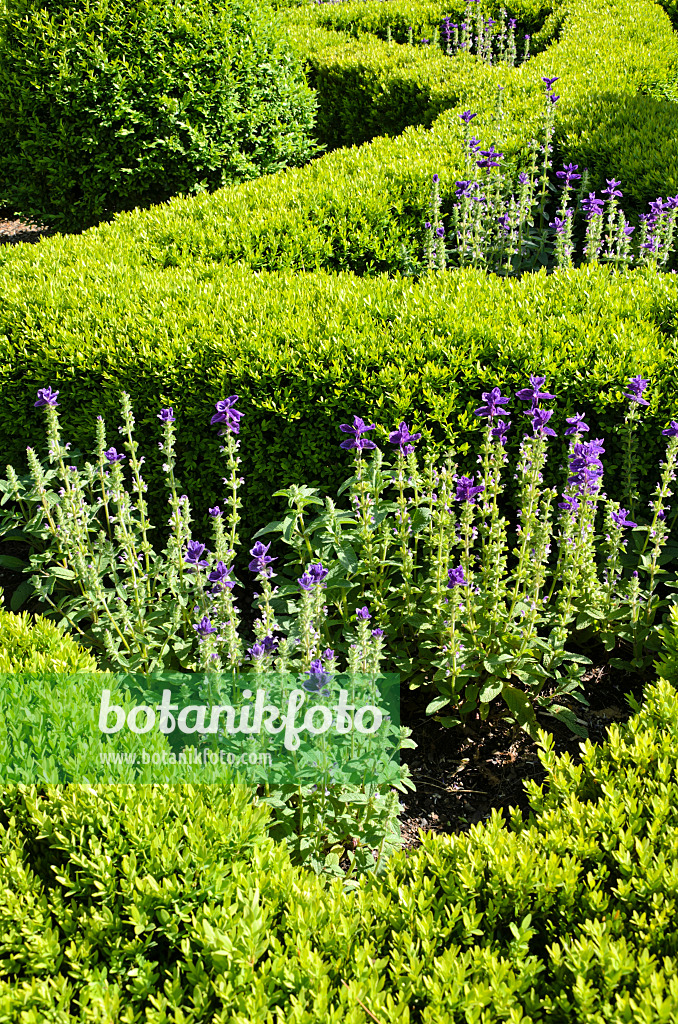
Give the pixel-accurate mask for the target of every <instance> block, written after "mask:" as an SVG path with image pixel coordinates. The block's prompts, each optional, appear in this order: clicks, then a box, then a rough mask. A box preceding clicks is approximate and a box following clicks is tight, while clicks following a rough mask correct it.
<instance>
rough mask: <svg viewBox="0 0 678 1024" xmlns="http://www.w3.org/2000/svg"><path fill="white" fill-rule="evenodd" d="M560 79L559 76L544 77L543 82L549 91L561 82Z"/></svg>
mask: <svg viewBox="0 0 678 1024" xmlns="http://www.w3.org/2000/svg"><path fill="white" fill-rule="evenodd" d="M525 38H526V39H528V38H529V36H525ZM559 81H560V79H559V78H542V82H544V84H545V85H546V91H547V92H549V91H550V90H551V89H552V88H553V86H554V85H555V83H556V82H559Z"/></svg>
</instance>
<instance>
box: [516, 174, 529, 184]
mask: <svg viewBox="0 0 678 1024" xmlns="http://www.w3.org/2000/svg"><path fill="white" fill-rule="evenodd" d="M529 180H530V176H529V175H528V174H526V173H525V171H521V172H520V174H519V175H518V181H519V183H520V184H521V185H527V183H528V181H529Z"/></svg>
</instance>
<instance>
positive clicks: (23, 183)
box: [0, 0, 315, 231]
mask: <svg viewBox="0 0 678 1024" xmlns="http://www.w3.org/2000/svg"><path fill="white" fill-rule="evenodd" d="M314 116H315V98H314V96H313V94H312V92H311V91H310V90H309V88H308V86H307V85H306V82H305V80H304V76H303V72H302V71H301V69H300V67H299V64H298V61H297V60H296V59H295V58H294V57H293V56H292V55H291V53H290V51H289V48H288V47H287V46H286V44H285V42H284V40H281V36H280V31H279V29H278V28H277V27H276V25H275V22H274V16H273V14H272V12H271V10H270V9H269V8H268V7H267V6H266V5H264V6H259V5H258V3H252V2H250V0H218V2H216V3H214V2H208V0H182V2H181V3H171V4H168V3H165V2H164V0H142V2H140V3H134V4H128V3H126V2H125V0H78V2H76V3H75V4H74V3H70V2H69V3H62V2H59V0H48V2H45V3H43V2H37V0H8V2H7V3H6V4H5V5H4V7H3V10H2V11H1V12H0V133H1V134H2V136H3V139H4V145H3V147H2V154H1V155H0V201H1V202H2V204H3V205H4V206H7V207H9V208H11V209H12V210H14V211H16V212H17V213H18V214H20V215H21V216H22V217H24V218H25V219H28V218H35V219H38V220H41V221H43V222H44V223H45V224H47V225H49V226H50V227H54V228H58V229H60V230H64V231H79V230H81V229H83V228H87V227H89V226H91V225H92V224H96V223H97V222H99V221H100V220H102V219H104V220H105V219H110V218H111V217H112V216H113V214H115V213H116V212H119V211H121V210H130V209H132V208H134V207H136V206H148V205H150V204H152V203H153V204H157V203H162V202H164V201H166V200H167V199H169V198H170V197H171V196H174V195H177V194H179V193H183V194H193V193H195V192H200V191H204V190H207V191H213V190H214V189H217V188H221V187H222V186H224V185H226V184H228V183H230V182H232V181H243V180H247V179H249V178H254V177H257V176H259V175H261V174H267V173H272V172H275V171H278V170H280V169H281V168H282V167H285V166H289V165H292V166H294V165H299V164H302V163H304V162H305V161H307V160H308V159H309V158H310V157H311V156H312V155H314V153H315V145H314V143H312V141H311V137H310V133H311V131H312V126H313V120H314Z"/></svg>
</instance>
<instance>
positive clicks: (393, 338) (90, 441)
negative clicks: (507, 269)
mask: <svg viewBox="0 0 678 1024" xmlns="http://www.w3.org/2000/svg"><path fill="white" fill-rule="evenodd" d="M59 244H60V243H59V241H58V240H57V241H56V242H55V243H54V247H53V248H52V250H51V252H50V250H48V249H43V250H42V254H43V257H45V256H50V255H53V253H54V252H55V251H58V246H59ZM61 244H63V243H61ZM64 248H65V245H64ZM100 252H101V262H98V261H97V259H96V256H97V253H96V250H95V249H92V250H90V259H89V260H88V261H87V262H85V260H84V259H83V260H82V261H75V260H74V261H73V264H72V265H70V266H69V262H70V261H68V260H66V259H64V260H63V262H62V264H61V270H60V273H59V275H58V277H57V276H55V275H54V270H53V268H54V261H53V258H52V259H44V262H43V265H42V266H41V261H40V260H38V262H37V265H36V264H35V262H34V260H35V254H31V260H30V261H29V260H28V259H27V260H26V261H25V263H24V264H22V263H21V261H16V260H13V261H11V264H10V265H9V266H5V268H4V269H2V270H0V292H1V293H2V296H3V299H2V304H1V305H0V390H1V391H2V395H3V401H2V403H1V404H0V447H1V448H2V450H3V453H4V455H5V461H7V462H11V463H13V464H14V465H15V467H16V468H17V470H18V471H21V472H24V471H25V470H26V456H25V447H26V445H27V444H29V443H30V444H31V445H32V446H33V447H35V448H36V450H37V451H38V452H40V453H42V452H44V450H45V438H46V434H45V419H44V413H42V412H41V411H40V410H39V409H35V408H34V407H33V403H34V401H35V398H36V393H37V390H38V388H42V387H45V386H47V385H48V384H49V385H51V386H52V387H53V388H56V389H58V390H59V392H60V394H59V405H60V409H61V412H62V424H63V440H64V442H65V441H70V442H72V444H73V445H74V446H75V447H77V448H79V449H81V450H82V451H83V452H84V453H85V457H86V458H89V457H91V453H92V451H93V446H94V438H95V423H96V416H97V415H98V414H101V415H103V417H104V419H105V420H106V422H107V429H108V438H109V442H108V443H109V444H116V443H118V435H117V427H118V425H119V423H120V414H119V397H118V396H119V393H120V391H121V390H127V391H128V392H129V393H130V394H131V397H132V404H133V408H134V411H135V416H136V437H137V440H138V441H139V442H140V452H141V454H144V455H145V456H146V459H147V465H146V466H145V467H144V475H145V479H146V480H147V482H148V483H149V486H150V491H149V499H150V501H151V514H152V518H153V521H154V522H155V523H156V524H157V525H159V526H161V527H162V526H164V524H165V522H166V520H167V515H168V513H167V497H166V494H165V493H164V484H163V476H162V472H161V462H162V454H161V453H160V452H158V450H157V445H158V441H159V440H160V437H161V433H160V424H159V420H158V419H157V413H158V411H159V409H160V408H161V407H164V406H169V405H171V406H173V407H174V410H175V415H176V417H177V460H178V463H177V474H178V476H179V478H180V480H181V485H182V487H183V488H184V491H185V493H187V494H188V495H189V497H190V498H191V501H192V506H193V509H194V518H195V519H197V520H198V522H197V525H196V535H197V536H198V537H199V536H200V535H201V532H202V531H204V530H205V529H206V528H207V523H208V517H207V509H208V508H209V507H210V506H212V505H214V504H215V503H219V501H220V499H221V498H223V497H224V492H223V489H222V486H221V478H222V477H223V476H224V467H225V463H224V461H223V458H222V456H220V455H219V453H218V440H217V428H216V427H212V426H210V425H209V421H210V417H211V415H212V413H213V411H214V403H215V402H216V401H217V400H218V399H220V398H224V397H226V396H227V395H230V394H238V395H240V396H241V397H240V408H241V409H242V411H243V412H244V414H245V417H244V419H243V421H242V424H241V427H242V430H241V442H242V448H241V457H242V459H243V465H242V469H243V476H244V477H245V480H246V487H245V492H244V498H243V501H244V508H243V512H244V516H245V520H244V526H245V531H244V534H243V539H245V538H246V536H247V531H255V530H257V529H259V528H260V527H262V526H263V525H264V524H265V523H266V522H267V521H268V519H270V518H272V516H273V514H275V512H276V511H280V510H281V507H282V502H281V500H280V499H273V498H271V495H272V493H273V492H274V491H275V490H277V489H278V488H281V487H285V486H289V484H291V483H305V484H308V485H310V486H313V487H316V486H318V487H321V488H322V489H323V490H326V492H327V493H329V494H331V495H332V494H335V493H336V488H337V486H338V485H339V484H340V483H342V482H343V480H344V479H345V478H346V477H347V476H348V475H350V468H351V465H352V461H351V455H350V453H345V452H342V451H340V449H339V447H338V445H339V441H340V440H341V439H342V435H341V433H340V432H339V430H338V425H339V424H340V423H345V422H351V420H352V417H353V415H355V414H357V415H360V416H364V417H365V418H366V419H367V420H369V421H372V420H374V421H376V422H377V423H378V424H379V425H380V427H381V428H383V429H382V433H381V435H380V440H381V441H382V442H383V441H384V437H385V434H384V432H383V431H385V430H393V429H394V428H395V426H396V425H397V424H398V423H399V422H400V421H401V420H403V419H405V420H406V421H407V422H408V424H409V425H410V427H411V428H412V429H417V430H422V432H423V433H424V437H425V439H426V440H427V441H429V442H430V443H431V444H434V445H436V446H439V447H442V446H446V445H449V444H454V445H456V446H457V447H458V448H460V450H461V452H462V455H463V454H464V452H465V451H466V452H467V454H466V455H465V456H464V458H465V459H466V461H467V462H468V464H469V467H470V468H473V464H474V461H475V455H474V454H473V452H472V451H471V452H470V454H469V453H468V445H471V447H472V448H473V447H474V446H476V445H477V444H478V439H479V437H480V432H479V421H478V420H477V419H475V418H474V416H473V409H474V408H475V407H476V406H477V405H478V401H479V398H480V394H481V392H482V391H485V390H487V389H488V388H490V387H492V386H493V385H495V384H496V385H499V386H500V387H501V388H502V391H503V392H504V393H507V392H508V393H511V394H513V393H514V392H515V391H516V390H517V389H518V388H519V387H522V386H524V384H525V381H526V380H527V377H528V375H529V374H530V373H541V374H543V375H545V376H546V380H547V383H548V386H549V388H550V389H551V390H552V391H553V392H554V393H555V394H556V396H557V401H556V402H554V403H553V404H554V407H555V413H554V425H555V427H556V430H557V431H558V433H559V435H560V440H559V442H557V443H558V444H559V445H560V446H561V449H562V454H563V456H564V455H565V450H566V449H565V441H564V439H563V437H562V431H563V428H564V425H565V424H564V418H565V416H567V415H571V414H572V412H573V411H574V410H582V411H584V412H586V413H587V416H590V420H589V422H590V424H591V429H592V431H593V434H592V436H598V437H604V438H605V439H606V456H605V467H606V477H605V479H606V482H607V481H609V486H610V489H611V491H612V492H613V493H614V491H615V489H616V488H618V487H619V473H618V469H619V467H620V465H621V459H622V442H621V438H620V436H619V434H618V431H617V428H618V427H619V425H620V422H621V420H622V419H623V415H624V412H625V409H626V404H627V403H626V400H625V399H624V398H623V391H624V389H625V385H626V382H627V380H628V378H629V377H630V376H633V375H635V374H642V375H644V376H646V377H648V378H649V379H650V380H651V395H652V399H651V401H652V405H651V407H650V409H649V410H648V411H647V414H645V415H644V416H643V418H642V420H641V426H640V435H639V436H640V444H639V451H638V455H637V460H638V471H639V477H640V478H641V480H642V479H643V478H645V487H646V489H647V488H648V487H654V484H655V483H656V479H657V474H658V468H657V464H658V462H659V460H660V457H661V453H662V452H663V450H664V442H665V439H664V438H662V437H661V434H660V431H661V429H662V428H663V427H664V426H665V425H666V424H667V422H668V420H669V419H671V418H676V417H677V416H678V370H677V369H676V367H677V363H676V342H677V339H676V326H677V313H678V280H677V279H676V277H677V276H676V275H673V274H655V273H653V272H646V273H640V272H631V273H629V274H626V275H622V276H618V275H615V274H614V272H613V271H612V270H611V269H610V268H607V267H598V268H584V269H581V270H572V271H568V272H565V273H558V274H554V275H550V276H547V275H546V274H545V273H539V274H535V275H530V276H526V277H524V278H523V279H522V280H520V281H505V280H502V279H499V278H496V277H492V276H490V277H488V276H486V275H485V274H483V273H481V272H477V271H471V270H467V271H463V272H455V273H451V274H445V275H442V276H435V277H432V278H430V279H425V280H422V281H421V282H419V283H417V284H412V283H410V282H408V281H406V280H389V279H387V278H385V277H380V278H376V279H369V280H368V279H363V280H361V279H358V278H355V277H352V276H350V275H338V276H330V275H326V274H324V273H319V274H314V275H303V274H302V275H296V274H293V273H276V274H268V273H261V274H258V275H252V274H251V272H250V271H248V269H247V268H244V267H232V268H225V267H222V268H211V270H210V273H209V275H208V274H205V276H203V277H202V279H201V278H200V277H199V276H198V275H197V274H196V275H193V274H191V273H189V272H188V271H187V269H185V268H179V269H175V270H172V271H166V272H165V273H163V274H158V273H157V272H153V271H152V270H148V269H146V270H139V269H134V268H130V267H127V266H124V265H123V266H116V265H114V264H109V265H108V266H107V265H106V264H105V262H104V259H105V256H104V254H105V249H102V250H100ZM90 260H91V262H90ZM19 271H23V272H19ZM511 408H512V414H513V418H514V423H516V424H518V423H519V422H521V421H520V419H519V417H518V416H517V415H516V414H518V413H519V412H520V411H521V407H520V404H519V403H517V402H513V403H512V407H511ZM512 436H513V438H514V440H513V441H512V445H513V446H514V445H515V439H516V438H517V437H519V436H520V435H519V433H518V427H517V426H514V428H513V430H512ZM383 446H384V447H385V448H386V449H388V450H390V448H391V446H390V445H389V444H388V441H385V443H384V445H383ZM561 461H562V462H564V458H563V459H562V460H559V459H558V458H557V457H556V456H555V455H554V456H553V457H552V458H551V460H550V462H549V466H550V467H551V470H552V472H553V474H554V475H555V476H556V477H557V478H558V480H560V476H561V475H560V469H559V465H560V462H561ZM2 475H3V476H4V472H3V474H2Z"/></svg>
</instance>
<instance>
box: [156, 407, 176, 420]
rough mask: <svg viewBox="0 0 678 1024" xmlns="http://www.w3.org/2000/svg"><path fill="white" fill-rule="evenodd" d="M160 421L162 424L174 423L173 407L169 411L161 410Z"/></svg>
mask: <svg viewBox="0 0 678 1024" xmlns="http://www.w3.org/2000/svg"><path fill="white" fill-rule="evenodd" d="M158 419H159V420H160V422H161V423H174V409H173V408H172V407H171V406H170V407H169V409H161V410H160V412H159V413H158Z"/></svg>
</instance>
